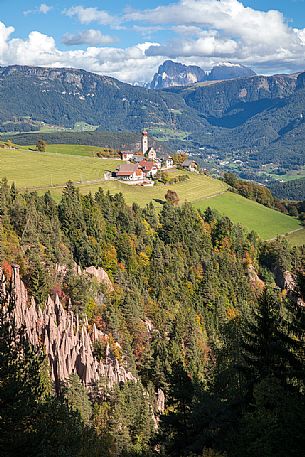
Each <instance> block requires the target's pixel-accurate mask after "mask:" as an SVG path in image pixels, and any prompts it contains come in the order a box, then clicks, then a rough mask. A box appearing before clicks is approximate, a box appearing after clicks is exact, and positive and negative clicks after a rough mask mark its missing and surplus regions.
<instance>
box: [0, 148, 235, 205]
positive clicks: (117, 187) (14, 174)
mask: <svg viewBox="0 0 305 457" xmlns="http://www.w3.org/2000/svg"><path fill="white" fill-rule="evenodd" d="M53 146H54V150H56V151H57V152H58V150H59V149H58V145H53ZM59 146H61V145H59ZM49 147H50V146H49ZM71 148H72V147H70V145H65V148H64V151H65V152H64V153H63V154H58V153H57V154H54V152H42V153H39V152H32V151H27V150H21V151H15V150H0V177H6V178H8V180H9V181H10V182H15V183H16V185H17V187H19V188H22V189H28V188H34V187H40V188H45V190H47V189H48V188H49V187H51V186H54V185H57V186H58V185H62V186H64V185H65V183H66V182H67V181H69V180H71V181H74V182H79V181H93V180H98V179H101V180H102V179H103V177H104V173H105V171H108V170H115V168H117V166H118V165H120V163H121V162H120V161H118V160H110V159H94V158H89V157H82V156H79V155H71V153H70V154H69V153H68V151H69V150H72V149H71ZM73 148H75V146H73ZM73 151H76V149H73ZM79 151H81V147H80V150H79ZM178 174H180V175H181V174H185V172H174V173H172V176H175V175H178ZM190 177H191V179H190V180H188V181H186V182H182V183H178V184H175V185H172V186H169V187H170V188H171V189H172V190H176V191H177V192H178V195H179V197H180V200H181V202H183V201H185V200H188V201H194V200H196V199H202V198H206V197H209V196H211V195H215V194H217V193H220V192H223V191H225V190H226V185H225V184H224V183H222V182H221V181H217V180H214V179H212V178H209V177H205V176H201V175H190ZM99 187H103V188H104V189H105V190H109V191H110V192H111V193H116V192H123V193H124V195H125V198H126V201H127V202H128V203H132V202H137V203H139V204H140V205H145V204H146V203H148V202H150V201H151V200H153V199H161V200H164V195H165V193H166V191H167V189H168V186H164V185H162V184H160V185H158V186H156V187H147V188H145V189H144V188H143V187H139V186H128V185H127V184H123V183H119V182H117V181H106V182H102V181H101V182H99V183H94V184H89V185H81V186H80V190H81V192H83V193H88V192H89V191H91V192H95V191H97V190H98V188H99ZM43 190H44V189H43ZM61 191H62V189H61V188H58V189H56V188H54V189H52V192H53V194H54V195H57V196H59V195H60V193H61Z"/></svg>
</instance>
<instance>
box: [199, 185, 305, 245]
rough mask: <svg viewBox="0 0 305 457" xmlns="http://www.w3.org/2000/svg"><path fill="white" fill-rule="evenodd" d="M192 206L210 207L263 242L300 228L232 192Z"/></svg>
mask: <svg viewBox="0 0 305 457" xmlns="http://www.w3.org/2000/svg"><path fill="white" fill-rule="evenodd" d="M194 205H195V206H196V207H197V208H199V209H201V210H205V209H206V208H207V207H208V206H210V207H211V208H213V209H216V210H217V211H219V212H220V213H221V214H224V215H226V216H228V217H229V218H230V219H231V220H232V221H233V222H235V223H237V224H241V225H242V226H243V227H245V229H246V230H249V231H251V230H254V231H255V232H257V233H258V234H259V235H260V236H261V238H263V239H264V240H270V239H272V238H276V237H277V235H285V234H287V233H289V232H292V231H294V230H298V229H299V228H300V224H299V222H298V221H297V219H294V218H292V217H290V216H286V215H285V214H282V213H280V212H278V211H275V210H273V209H270V208H266V207H265V206H262V205H259V204H258V203H256V202H254V201H251V200H248V199H246V198H244V197H241V196H240V195H237V194H234V193H232V192H226V193H225V194H223V195H220V196H217V197H215V198H211V199H207V200H202V201H200V202H195V203H194Z"/></svg>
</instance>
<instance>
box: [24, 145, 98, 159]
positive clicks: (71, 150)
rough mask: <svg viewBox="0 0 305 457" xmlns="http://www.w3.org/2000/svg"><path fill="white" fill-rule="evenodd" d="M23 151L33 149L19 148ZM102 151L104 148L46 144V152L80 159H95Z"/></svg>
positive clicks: (32, 147)
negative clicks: (80, 157)
mask: <svg viewBox="0 0 305 457" xmlns="http://www.w3.org/2000/svg"><path fill="white" fill-rule="evenodd" d="M20 148H21V149H23V150H29V149H35V148H36V147H35V146H34V145H33V146H20ZM102 151H104V148H100V147H98V146H86V145H82V144H48V145H47V147H46V152H50V153H53V154H68V155H73V156H82V157H96V153H97V152H102Z"/></svg>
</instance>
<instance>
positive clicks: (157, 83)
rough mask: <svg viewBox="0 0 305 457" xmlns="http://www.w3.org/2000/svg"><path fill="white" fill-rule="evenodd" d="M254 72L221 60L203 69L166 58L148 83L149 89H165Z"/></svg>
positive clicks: (238, 76)
mask: <svg viewBox="0 0 305 457" xmlns="http://www.w3.org/2000/svg"><path fill="white" fill-rule="evenodd" d="M255 75H256V73H255V72H254V71H253V70H251V69H250V68H248V67H245V66H244V65H240V64H235V63H231V62H222V63H219V64H217V65H216V66H215V67H213V68H212V69H211V70H210V71H205V70H203V69H202V68H201V67H198V66H196V65H184V64H183V63H180V62H173V61H172V60H166V61H165V62H163V64H162V65H160V67H159V69H158V72H157V73H156V74H155V75H154V78H153V80H152V82H151V84H150V87H151V89H166V88H169V87H176V86H189V85H192V84H195V83H198V82H204V81H218V80H226V79H234V78H246V77H250V76H255Z"/></svg>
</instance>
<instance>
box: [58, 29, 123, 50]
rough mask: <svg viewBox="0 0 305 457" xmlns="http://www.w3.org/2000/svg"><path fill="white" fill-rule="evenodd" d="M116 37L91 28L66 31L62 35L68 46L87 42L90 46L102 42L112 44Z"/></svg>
mask: <svg viewBox="0 0 305 457" xmlns="http://www.w3.org/2000/svg"><path fill="white" fill-rule="evenodd" d="M114 41H115V38H114V37H112V36H110V35H104V34H103V33H102V32H100V31H99V30H95V29H89V30H83V31H82V32H79V33H65V34H64V36H63V37H62V42H63V44H66V45H68V46H79V45H83V44H87V45H89V46H99V45H101V44H110V43H113V42H114Z"/></svg>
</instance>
